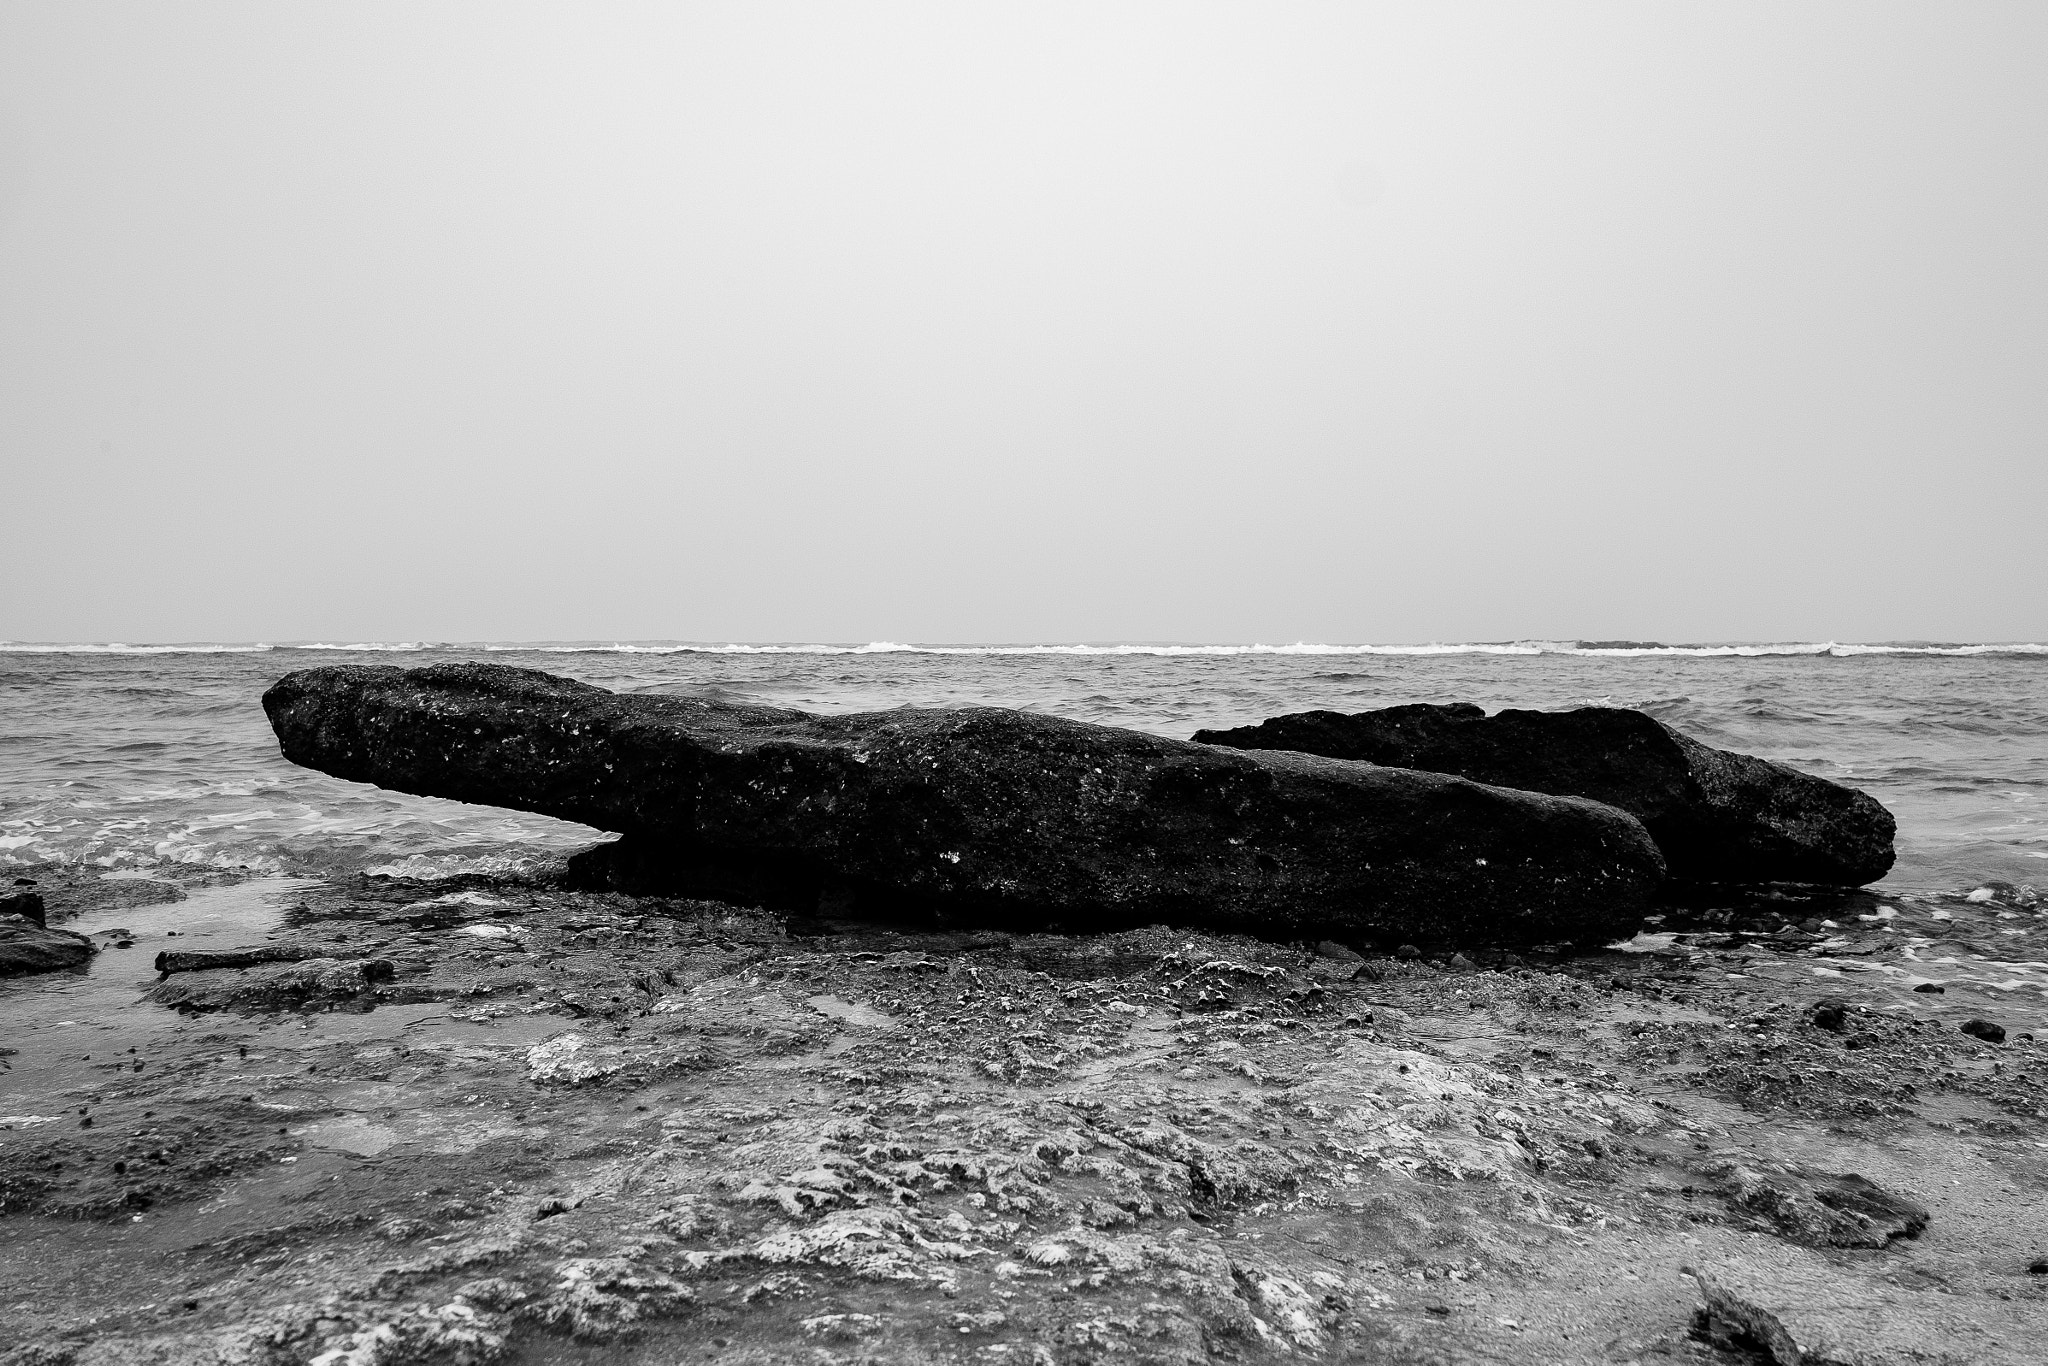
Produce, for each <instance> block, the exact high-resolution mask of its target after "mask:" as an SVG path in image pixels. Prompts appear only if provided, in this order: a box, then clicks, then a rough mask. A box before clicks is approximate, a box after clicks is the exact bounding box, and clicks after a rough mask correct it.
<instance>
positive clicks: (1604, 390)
mask: <svg viewBox="0 0 2048 1366" xmlns="http://www.w3.org/2000/svg"><path fill="white" fill-rule="evenodd" d="M2044 71H2048V5H2044V4H2042V3H2040V2H2039V0H2022V2H2021V3H2013V4H1984V3H1943V4H1930V3H1925V2H1924V0H1916V2H1915V3H1909V4H1883V3H1873V0H1853V2H1852V3H1834V4H1829V3H1811V2H1809V3H1800V4H1785V3H1781V2H1780V0H1772V2H1771V3H1762V4H1739V3H1726V2H1725V0H1715V3H1697V4H1690V5H1685V4H1658V5H1645V4H1641V3H1636V2H1635V0H1628V2H1627V3H1614V4H1532V3H1528V2H1527V0H1515V3H1507V4H1501V5H1478V4H1435V3H1431V4H1423V3H1414V4H1401V5H1372V4H1361V3H1355V2H1352V3H1342V4H1332V5H1311V4H1277V3H1263V2H1262V3H1247V4H1236V5H1205V4H1198V3H1187V0H1174V3H1161V4H1157V5H1138V4H1116V3H1103V2H1102V0H1090V2H1089V3H1084V4H1076V5H1059V4H1051V3H1046V0H1031V3H1028V4H1021V5H1016V6H1004V5H999V4H993V3H981V2H980V0H977V3H971V4H961V3H958V2H957V0H947V2H946V3H934V4H930V5H911V4H893V3H858V4H823V3H819V4H802V5H784V4H775V3H764V2H763V0H744V3H736V4H729V5H728V4H708V3H661V4H648V5H644V6H628V5H605V4H594V3H588V2H587V0H579V2H578V3H573V4H570V3H564V4H559V5H549V6H537V7H522V6H514V5H508V4H502V3H496V2H495V0H494V2H493V3H488V4H486V3H477V4H462V5H456V4H442V3H432V0H426V2H424V3H423V2H422V0H406V2H405V3H402V4H372V3H361V2H360V0H350V2H349V3H339V2H338V0H337V2H336V3H329V4H310V3H293V4H277V3H273V2H272V0H262V3H249V4H216V3H204V2H203V0H181V2H180V3H177V4H160V3H146V4H123V5H107V4H94V3H86V2H85V0H54V2H53V3H31V2H30V0H0V476H4V479H0V487H4V489H5V492H6V498H5V507H6V510H7V515H6V517H5V518H4V520H0V638H10V639H15V640H108V639H114V640H126V641H131V642H133V641H142V640H178V639H219V640H244V639H267V640H281V639H305V638H311V639H329V640H332V639H337V638H343V637H346V638H350V639H384V640H411V639H421V638H426V639H441V640H472V639H540V638H587V637H602V638H679V639H714V640H844V641H865V640H878V639H887V640H905V641H963V640H984V641H986V640H1010V641H1023V640H1076V641H1079V640H1116V639H1123V640H1201V641H1266V642H1281V641H1295V640H1311V641H1365V642H1371V641H1385V642H1394V641H1426V640H1469V639H1505V638H1514V637H1572V636H1599V637H1616V636H1629V637H1639V638H1655V639H1664V640H1701V639H1812V640H1821V639H1830V638H1833V639H1841V640H1876V639H1898V638H1937V639H1952V640H1953V639H1980V640H1981V639H2033V640H2042V639H2048V550H2044V541H2043V536H2042V525H2043V512H2044V509H2048V212H2044V210H2048V79H2044V77H2043V72H2044Z"/></svg>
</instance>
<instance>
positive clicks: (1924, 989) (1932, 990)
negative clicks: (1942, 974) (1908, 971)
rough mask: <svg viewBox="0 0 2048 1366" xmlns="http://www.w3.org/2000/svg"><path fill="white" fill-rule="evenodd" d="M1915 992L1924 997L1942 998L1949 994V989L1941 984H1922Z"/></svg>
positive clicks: (1915, 988)
mask: <svg viewBox="0 0 2048 1366" xmlns="http://www.w3.org/2000/svg"><path fill="white" fill-rule="evenodd" d="M1913 990H1915V991H1917V992H1919V993H1920V994H1921V995H1922V996H1940V995H1942V994H1944V993H1945V992H1947V991H1948V988H1947V987H1945V986H1943V985H1942V984H1941V983H1939V982H1922V983H1921V984H1920V985H1919V986H1917V987H1914V988H1913Z"/></svg>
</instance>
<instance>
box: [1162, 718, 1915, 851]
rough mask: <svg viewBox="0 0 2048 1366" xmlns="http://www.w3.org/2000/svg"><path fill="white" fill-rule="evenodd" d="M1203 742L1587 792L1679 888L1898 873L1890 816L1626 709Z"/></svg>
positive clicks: (1213, 733) (1246, 732) (1867, 800)
mask: <svg viewBox="0 0 2048 1366" xmlns="http://www.w3.org/2000/svg"><path fill="white" fill-rule="evenodd" d="M1194 738H1195V739H1196V740H1197V741H1198V742H1200V743H1203V744H1209V745H1222V746H1229V747H1231V748H1235V749H1257V750H1293V751H1297V752H1300V753H1305V754H1320V755H1325V756H1327V757H1329V758H1333V759H1351V760H1363V761H1365V762H1367V763H1373V764H1384V765H1389V766H1392V767H1396V768H1413V769H1422V770H1425V771H1428V772H1431V773H1453V774H1456V775H1458V776H1459V777H1462V778H1470V779H1472V780H1473V781H1474V782H1481V783H1491V784H1494V785H1495V786H1498V787H1516V788H1524V789H1527V790H1529V791H1533V792H1549V793H1554V794H1557V795H1559V796H1570V797H1587V798H1590V799H1592V800H1594V801H1599V802H1606V803H1608V804H1609V805H1610V806H1617V807H1620V808H1621V809H1622V810H1624V811H1626V812H1628V813H1629V814H1630V815H1632V816H1634V817H1636V819H1638V820H1640V821H1641V822H1642V823H1643V824H1644V826H1646V827H1647V828H1648V829H1649V832H1650V835H1651V837H1652V838H1653V839H1655V840H1656V841H1657V847H1658V848H1659V849H1661V850H1663V853H1664V858H1665V861H1666V862H1667V863H1668V864H1669V865H1670V870H1671V876H1672V877H1673V878H1674V879H1678V880H1683V881H1688V882H1805V883H1824V884H1829V885H1836V886H1847V887H1856V886H1861V885H1863V884H1864V883H1866V882H1874V881H1876V880H1877V879H1878V878H1881V877H1883V876H1884V875H1885V873H1886V872H1887V871H1889V870H1890V868H1891V866H1892V858H1893V850H1892V836H1893V834H1894V832H1895V829H1896V822H1895V821H1894V820H1893V819H1892V814H1891V813H1890V812H1889V811H1887V810H1885V809H1884V807H1882V806H1880V805H1879V804H1878V803H1877V802H1876V801H1875V800H1873V799H1872V798H1871V797H1869V796H1867V795H1865V794H1864V793H1862V792H1858V791H1857V790H1855V789H1854V788H1849V787H1843V786H1842V785H1841V784H1839V783H1831V782H1829V781H1827V780H1826V779H1824V778H1816V777H1814V776H1813V775H1811V774H1808V773H1801V772H1800V771H1798V770H1797V769H1794V768H1788V767H1787V766H1786V765H1784V764H1778V763H1772V762H1771V761H1769V760H1767V759H1757V758H1753V757H1751V756H1750V755H1747V754H1734V753H1731V752H1729V751H1727V750H1720V749H1713V748H1710V747H1709V746H1706V745H1703V744H1701V743H1700V742H1699V741H1697V740H1694V739H1692V738H1691V737H1689V736H1686V735H1681V734H1680V733H1679V732H1677V731H1675V730H1673V729H1671V728H1670V727H1669V726H1666V725H1664V724H1663V723H1662V722H1660V721H1658V720H1656V719H1655V718H1654V717H1651V716H1648V715H1646V714H1644V713H1643V712H1639V711H1632V710H1629V709H1626V708H1621V707H1580V708H1577V709H1575V710H1573V711H1564V712H1544V711H1518V710H1508V711H1502V712H1499V713H1497V714H1495V715H1493V716H1488V715H1487V714H1486V713H1485V712H1484V711H1483V710H1482V709H1480V708H1479V707H1476V706H1473V705H1471V704H1470V703H1462V702H1461V703H1455V704H1452V705H1449V706H1433V705H1428V704H1418V705H1414V706H1406V707H1388V708H1385V709H1384V710H1380V711H1368V712H1359V713H1357V714H1355V715H1345V714H1343V713H1340V712H1332V711H1308V712H1297V713H1294V714H1292V715H1289V716H1277V717H1274V718H1272V719H1271V720H1268V721H1262V722H1260V723H1259V724H1258V725H1256V726H1242V727H1238V728H1236V729H1234V730H1202V731H1196V732H1195V737H1194Z"/></svg>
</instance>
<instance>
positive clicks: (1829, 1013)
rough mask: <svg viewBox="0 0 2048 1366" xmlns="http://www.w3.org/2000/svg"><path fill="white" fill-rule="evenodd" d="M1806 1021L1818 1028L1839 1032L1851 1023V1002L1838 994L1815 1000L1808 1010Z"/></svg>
mask: <svg viewBox="0 0 2048 1366" xmlns="http://www.w3.org/2000/svg"><path fill="white" fill-rule="evenodd" d="M1806 1022H1807V1023H1808V1024H1810V1025H1812V1026H1813V1027H1814V1028H1816V1029H1831V1030H1833V1031H1835V1032H1836V1033H1838V1034H1839V1033H1841V1032H1842V1030H1843V1029H1844V1028H1846V1027H1847V1026H1848V1023H1849V1003H1848V1002H1847V1001H1844V1000H1842V999H1841V998H1840V997H1838V996H1829V997H1826V998H1824V999H1822V1000H1819V1001H1815V1002H1814V1003H1813V1008H1812V1009H1810V1010H1808V1011H1807V1012H1806Z"/></svg>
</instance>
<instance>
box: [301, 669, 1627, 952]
mask: <svg viewBox="0 0 2048 1366" xmlns="http://www.w3.org/2000/svg"><path fill="white" fill-rule="evenodd" d="M263 704H264V708H265V710H266V711H267V712H268V713H269V715H270V720H271V724H272V726H273V727H274V729H275V730H276V731H277V735H278V738H279V742H280V745H281V747H282V749H283V752H284V755H285V757H286V758H288V759H290V760H292V761H293V762H295V763H300V764H304V765H306V766H308V767H311V768H316V769H319V770H321V771H322V772H325V773H330V774H332V775H334V776H336V777H339V778H347V779H352V780H355V781H358V782H372V783H377V784H379V785H381V786H384V787H388V788H394V789H397V790H399V791H403V792H412V793H418V794H422V795H427V796H438V797H452V798H455V799H457V800H460V801H469V802H479V803H487V804H490V805H496V806H507V807H513V808H516V809H519V810H525V811H536V812H540V813H543V814H546V815H550V816H555V817H558V818H560V819H563V820H569V821H578V822H581V823H583V824H585V825H591V826H595V827H597V828H599V829H601V830H613V831H618V832H621V833H622V834H624V835H625V838H624V839H623V840H621V841H618V842H617V843H614V844H610V845H605V846H602V847H600V848H599V849H596V850H592V851H588V852H587V853H586V854H585V855H582V856H579V857H578V858H577V859H576V860H574V861H572V875H573V877H574V878H575V879H576V880H577V881H579V882H581V883H582V884H583V885H587V886H590V885H594V886H611V887H614V888H617V889H619V890H625V891H643V892H657V891H659V892H670V893H676V892H681V893H688V894H693V895H699V896H706V895H708V896H713V897H719V898H722V899H727V900H739V901H742V902H753V903H756V904H764V905H778V906H783V907H787V908H790V909H793V910H800V911H806V912H809V911H817V910H819V909H820V908H821V906H829V907H830V908H831V909H832V910H833V911H834V913H835V914H836V913H839V912H841V911H843V910H845V909H846V908H848V907H855V906H857V907H858V908H860V910H861V912H862V913H863V914H870V915H876V914H878V915H883V916H904V915H917V916H926V917H938V918H940V919H946V920H952V921H955V922H968V921H981V922H984V923H997V924H1018V925H1050V924H1057V925H1059V926H1061V927H1063V928H1066V929H1069V930H1089V931H1092V930H1102V929H1110V928H1113V927H1117V926H1124V925H1135V924H1147V923H1156V922H1167V923H1178V924H1190V925H1201V926H1206V927H1210V928H1217V929H1228V930H1238V931H1244V932H1252V933H1259V934H1265V935H1270V936H1291V937H1297V938H1299V937H1308V938H1315V937H1320V936H1325V935H1327V936H1329V937H1332V938H1355V937H1374V938H1377V937H1395V936H1399V937H1401V938H1416V939H1428V940H1432V941H1439V940H1442V941H1449V940H1460V941H1472V940H1491V941H1507V942H1544V941H1556V940H1573V941H1580V942H1590V941H1608V940H1612V939H1614V938H1616V937H1623V936H1626V935H1627V934H1629V933H1631V932H1632V931H1633V930H1634V928H1635V927H1636V925H1637V924H1638V923H1639V920H1640V916H1641V913H1642V911H1643V909H1644V906H1645V903H1646V899H1647V898H1648V896H1649V895H1650V893H1651V892H1652V891H1653V890H1654V888H1655V886H1656V884H1657V882H1658V880H1659V878H1660V875H1661V872H1662V868H1661V863H1662V861H1661V859H1660V857H1659V856H1658V854H1657V851H1656V847H1655V845H1654V844H1652V843H1651V841H1650V839H1649V837H1648V835H1647V834H1646V833H1645V832H1644V831H1643V829H1642V827H1641V826H1640V825H1639V824H1638V823H1637V822H1636V821H1635V820H1634V819H1633V818H1631V817H1629V816H1626V815H1624V814H1623V813H1621V812H1618V811H1615V810H1613V809H1611V808H1608V807H1603V806H1601V805H1599V804H1597V803H1593V802H1586V801H1581V800H1577V799H1573V798H1567V797H1557V796H1544V795H1539V794H1534V793H1521V792H1509V791H1505V790H1503V789H1500V788H1494V787H1487V786H1484V785H1481V784H1478V783H1473V782H1468V781H1465V780H1463V779H1459V778H1455V777H1446V776H1444V775H1439V774H1426V773H1413V772H1405V771H1401V770H1397V769H1386V768H1373V767H1369V766H1366V765H1360V764H1349V763H1341V762H1338V761H1336V760H1332V759H1327V758H1319V757H1316V756H1313V755H1306V754H1281V753H1274V754H1263V753H1261V754H1254V753H1236V752H1232V751H1229V750H1225V749H1219V748H1217V747H1214V746H1208V745H1196V744H1191V743H1188V742H1186V741H1178V740H1168V739H1163V738H1160V737H1157V736H1151V735H1144V734H1140V733H1137V732H1134V731H1125V730H1117V729H1112V728H1109V727H1105V726H1096V725H1089V724H1087V723H1084V722H1079V721H1069V720H1064V719H1061V718H1058V717H1051V716H1040V715H1035V714H1032V713H1028V712H1020V711H1009V710H1003V709H997V708H960V709H945V710H916V709H908V708H906V709H902V710H898V711H890V712H871V713H866V714H860V715H847V716H813V715H809V714H807V713H804V712H798V711H787V710H781V709H776V708H769V707H757V706H740V705H734V704H731V703H725V702H718V701H711V700H707V699H700V698H679V697H659V696H644V695H643V696H621V695H618V694H614V693H610V692H606V691H605V690H603V689H601V688H595V687H591V686H589V685H587V684H583V683H577V682H573V681H571V680H568V679H563V678H556V677H553V676H551V675H548V674H544V673H539V672H535V671H532V670H525V669H512V668H506V667H503V666H499V665H484V664H445V665H435V666H431V667H428V668H424V669H415V670H410V671H407V670H400V669H395V668H379V667H370V666H361V665H342V666H333V667H327V668H320V669H309V670H305V671H302V672H299V673H294V674H291V675H289V676H287V677H286V678H284V679H282V680H280V681H279V682H278V683H277V684H276V685H275V686H274V687H272V688H271V689H270V691H269V692H267V693H266V694H265V695H264V698H263Z"/></svg>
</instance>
